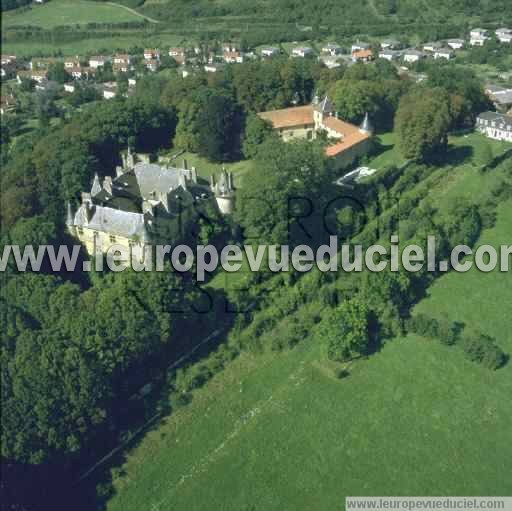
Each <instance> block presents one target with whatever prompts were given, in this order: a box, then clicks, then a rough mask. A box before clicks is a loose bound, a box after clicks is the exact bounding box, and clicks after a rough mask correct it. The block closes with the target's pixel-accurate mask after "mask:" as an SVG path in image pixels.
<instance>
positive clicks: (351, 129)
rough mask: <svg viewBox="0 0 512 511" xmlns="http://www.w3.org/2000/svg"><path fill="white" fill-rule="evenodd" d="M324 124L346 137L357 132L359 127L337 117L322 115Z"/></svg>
mask: <svg viewBox="0 0 512 511" xmlns="http://www.w3.org/2000/svg"><path fill="white" fill-rule="evenodd" d="M323 122H324V124H325V126H327V127H328V128H330V129H331V130H333V131H336V132H337V133H339V134H340V135H343V136H344V137H346V136H347V135H351V134H352V133H355V132H358V131H359V129H358V128H357V126H354V125H353V124H349V123H348V122H345V121H342V120H341V119H337V118H336V117H324V121H323Z"/></svg>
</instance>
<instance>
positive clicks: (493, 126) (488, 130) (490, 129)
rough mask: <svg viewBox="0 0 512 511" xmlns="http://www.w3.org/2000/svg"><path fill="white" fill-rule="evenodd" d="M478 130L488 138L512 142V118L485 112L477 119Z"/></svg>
mask: <svg viewBox="0 0 512 511" xmlns="http://www.w3.org/2000/svg"><path fill="white" fill-rule="evenodd" d="M476 129H477V130H478V131H480V132H481V133H483V134H484V135H485V136H486V137H487V138H492V139H493V140H505V141H507V142H512V117H511V116H509V115H505V114H500V113H497V112H483V113H481V114H480V115H479V116H478V117H477V119H476Z"/></svg>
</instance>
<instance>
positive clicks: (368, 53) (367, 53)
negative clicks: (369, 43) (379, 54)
mask: <svg viewBox="0 0 512 511" xmlns="http://www.w3.org/2000/svg"><path fill="white" fill-rule="evenodd" d="M352 56H353V57H355V58H356V59H368V58H370V57H372V56H373V52H372V50H358V51H355V52H353V53H352Z"/></svg>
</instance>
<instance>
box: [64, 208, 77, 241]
mask: <svg viewBox="0 0 512 511" xmlns="http://www.w3.org/2000/svg"><path fill="white" fill-rule="evenodd" d="M66 227H67V230H68V232H69V234H71V235H72V236H75V234H76V232H75V231H76V229H75V218H74V215H73V209H72V208H71V202H70V201H68V204H67V213H66Z"/></svg>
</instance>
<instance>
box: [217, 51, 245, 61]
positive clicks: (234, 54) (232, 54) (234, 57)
mask: <svg viewBox="0 0 512 511" xmlns="http://www.w3.org/2000/svg"><path fill="white" fill-rule="evenodd" d="M222 59H223V60H224V62H226V64H241V63H242V62H243V61H244V56H243V55H242V54H241V53H240V52H239V51H225V52H224V53H223V54H222Z"/></svg>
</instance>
